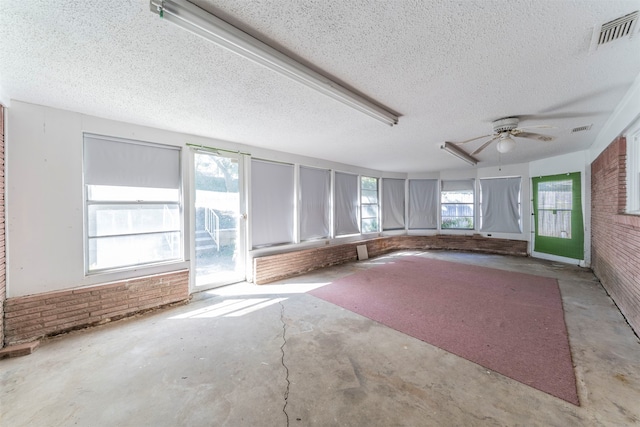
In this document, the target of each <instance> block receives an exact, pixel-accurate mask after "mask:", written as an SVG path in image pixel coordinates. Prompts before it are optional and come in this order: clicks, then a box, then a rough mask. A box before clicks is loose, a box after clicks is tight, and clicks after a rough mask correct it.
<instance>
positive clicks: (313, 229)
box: [300, 166, 331, 240]
mask: <svg viewBox="0 0 640 427" xmlns="http://www.w3.org/2000/svg"><path fill="white" fill-rule="evenodd" d="M330 192H331V172H330V171H328V170H325V169H316V168H309V167H305V166H301V167H300V239H301V240H309V239H317V238H323V237H329V229H330V226H329V224H330V223H329V221H330V210H329V206H330V195H331V194H330Z"/></svg>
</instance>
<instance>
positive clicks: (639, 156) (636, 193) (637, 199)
mask: <svg viewBox="0 0 640 427" xmlns="http://www.w3.org/2000/svg"><path fill="white" fill-rule="evenodd" d="M626 139H627V208H626V212H627V213H630V214H634V215H640V122H637V123H636V124H635V125H634V126H633V127H632V128H631V130H630V131H629V132H627V135H626Z"/></svg>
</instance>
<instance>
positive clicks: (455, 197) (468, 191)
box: [440, 179, 475, 230]
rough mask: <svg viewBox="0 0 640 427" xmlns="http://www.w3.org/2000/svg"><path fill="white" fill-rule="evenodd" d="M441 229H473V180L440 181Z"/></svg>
mask: <svg viewBox="0 0 640 427" xmlns="http://www.w3.org/2000/svg"><path fill="white" fill-rule="evenodd" d="M440 208H441V210H442V213H441V219H440V227H441V228H442V229H463V230H473V229H474V225H475V224H474V180H473V179H467V180H451V181H442V190H441V192H440Z"/></svg>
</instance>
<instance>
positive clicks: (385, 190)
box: [382, 178, 404, 230]
mask: <svg viewBox="0 0 640 427" xmlns="http://www.w3.org/2000/svg"><path fill="white" fill-rule="evenodd" d="M403 228H404V179H392V178H383V179H382V229H383V230H397V229H403Z"/></svg>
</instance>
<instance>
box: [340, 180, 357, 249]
mask: <svg viewBox="0 0 640 427" xmlns="http://www.w3.org/2000/svg"><path fill="white" fill-rule="evenodd" d="M334 221H335V232H336V236H341V235H345V234H356V233H359V232H360V229H359V228H358V176H357V175H351V174H347V173H342V172H336V174H335V216H334Z"/></svg>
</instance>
